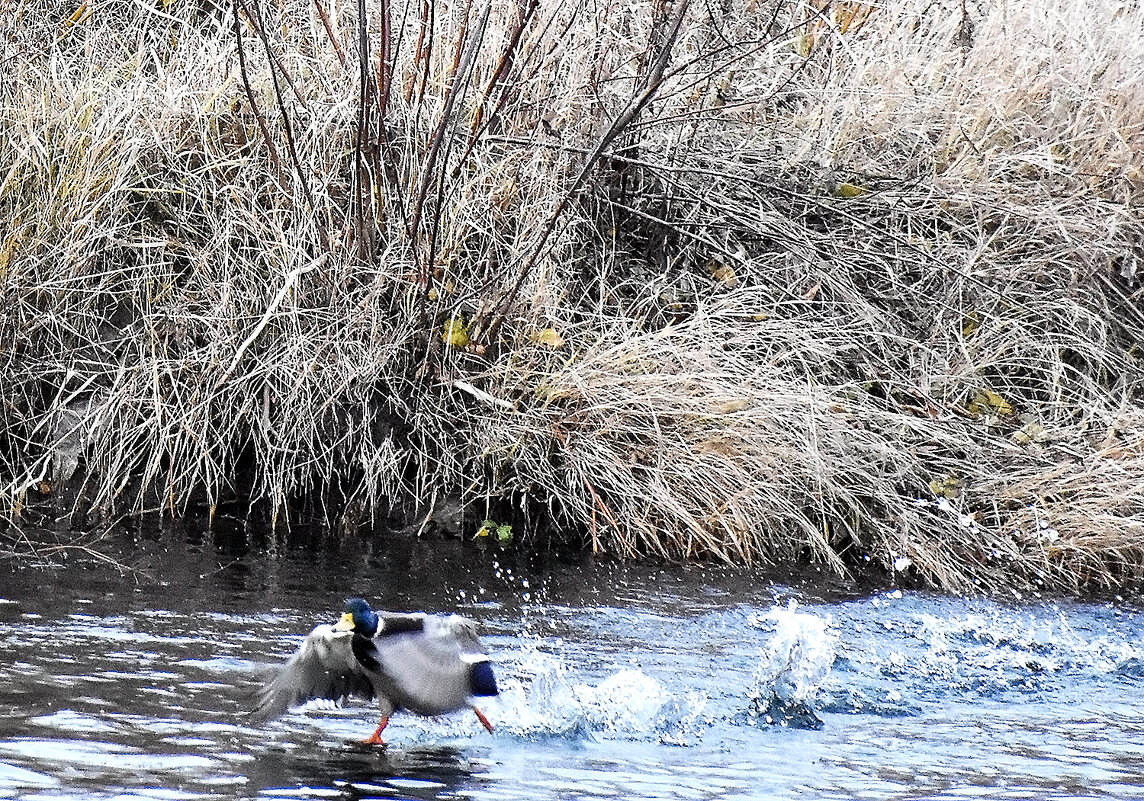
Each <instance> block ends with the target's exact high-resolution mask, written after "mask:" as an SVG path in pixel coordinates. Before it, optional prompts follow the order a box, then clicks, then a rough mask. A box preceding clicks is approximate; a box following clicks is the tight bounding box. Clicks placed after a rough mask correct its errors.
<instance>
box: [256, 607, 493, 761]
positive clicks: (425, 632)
mask: <svg viewBox="0 0 1144 801" xmlns="http://www.w3.org/2000/svg"><path fill="white" fill-rule="evenodd" d="M496 694H497V682H496V677H495V676H494V675H493V669H492V666H491V665H490V664H489V657H488V655H487V654H486V653H485V649H484V648H483V647H482V646H481V642H480V639H479V638H478V637H477V624H476V621H474V620H470V619H469V618H466V617H461V616H460V615H427V614H424V613H420V612H418V613H413V614H401V613H394V612H375V611H374V610H372V609H370V607H369V604H368V603H366V602H365V601H364V600H362V599H361V598H351V599H350V600H348V601H346V606H345V612H344V613H343V614H342V616H341V618H340V619H339V620H338V622H337V623H335V624H333V625H329V624H322V625H319V626H317V627H315V628H314V630H313V631H312V632H310V634H309V635H308V636H307V637H306V639H305V640H303V641H302V644H301V645H300V646H299V647H298V650H297V651H295V652H294V655H293V656H292V657H290V661H289V662H287V663H286V666H285V667H283V668H282V670H281V671H280V672H279V673H278V675H277V676H276V677H275V678H274V679H273V680H272V681H270V682H269V683H268V684H267V685H266V687H265V688H264V689H263V690H262V693H261V695H260V697H259V700H258V704H257V706H256V708H255V710H254V714H255V716H256V717H258V718H262V719H266V718H271V717H276V716H278V715H281V714H282V713H283V712H285V711H286V710H287V709H289V708H290V707H293V706H297V705H299V704H303V703H305V702H306V701H309V700H310V699H312V698H327V699H330V700H332V701H337V702H339V703H341V702H342V701H344V700H345V699H346V698H350V697H360V698H365V699H367V700H369V699H373V698H376V699H377V705H378V707H379V710H380V712H381V724H380V725H379V726H378V727H377V731H375V732H374V733H373V735H372V736H370V737H369V738H368V739H367V740H365V742H366V743H372V744H376V745H384V744H385V743H384V741H383V740H382V739H381V732H382V731H383V730H384V729H385V727H386V724H388V723H389V717H390V715H392V714H393V713H394V712H396V711H397V710H400V709H404V710H407V711H409V712H412V713H414V714H416V715H425V716H430V715H443V714H446V713H448V712H455V711H457V710H458V709H464V708H465V707H469V708H471V709H472V710H473V711H474V712H475V713H476V715H477V718H478V719H479V720H480V721H481V723H482V724H483V725H484V727H485V728H486V729H488V730H489V731H490V732H491V731H492V730H493V725H492V723H490V722H489V719H488V718H487V717H485V714H484V713H483V712H481V710H480V709H478V708H477V707H476V705H474V704H473V702H472V698H473V697H474V696H490V695H496Z"/></svg>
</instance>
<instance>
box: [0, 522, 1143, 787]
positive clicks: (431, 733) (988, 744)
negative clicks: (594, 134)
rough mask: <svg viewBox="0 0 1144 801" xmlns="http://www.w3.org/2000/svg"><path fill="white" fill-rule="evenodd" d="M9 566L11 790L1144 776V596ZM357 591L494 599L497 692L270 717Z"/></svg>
mask: <svg viewBox="0 0 1144 801" xmlns="http://www.w3.org/2000/svg"><path fill="white" fill-rule="evenodd" d="M101 549H103V552H104V553H107V552H108V551H109V550H110V551H111V552H112V553H113V555H114V556H115V558H116V559H118V560H119V561H120V562H121V564H122V565H125V566H129V567H131V568H132V570H131V571H129V572H123V571H122V570H120V569H119V568H117V567H116V566H114V565H111V564H107V563H103V562H100V561H98V560H95V559H94V558H93V557H92V556H91V555H85V554H83V553H82V552H75V553H73V554H71V557H70V558H69V559H68V560H67V561H66V563H64V564H62V565H61V564H54V565H52V564H49V563H47V562H46V561H45V562H44V563H42V564H32V565H27V564H25V565H23V566H21V567H16V566H14V565H12V564H2V565H0V798H20V799H41V798H44V799H59V798H77V799H79V798H82V799H112V798H115V799H121V798H122V799H125V798H154V799H216V798H217V799H229V798H245V799H293V798H304V799H313V798H335V799H364V798H379V799H490V801H491V800H492V799H497V800H498V801H499V800H500V799H521V800H522V801H523V800H525V799H527V800H528V801H542V800H543V799H586V800H591V799H681V800H687V801H691V800H692V799H792V798H795V799H801V798H805V799H871V800H873V799H879V800H882V799H918V800H919V801H920V800H921V799H942V800H943V801H954V800H958V801H960V800H961V799H975V798H983V799H1076V798H1116V799H1139V798H1144V614H1142V613H1141V612H1140V610H1139V609H1138V608H1137V607H1136V606H1133V605H1131V604H1128V603H1125V602H1121V601H1118V602H1107V603H1082V602H1076V601H1068V600H1045V599H1035V598H1034V599H1025V600H1020V601H1017V600H1014V601H1012V602H999V601H996V600H988V599H982V598H955V597H947V596H939V595H933V594H927V593H922V592H917V591H913V590H895V589H893V588H889V589H882V590H878V591H867V592H863V593H858V592H855V591H848V592H839V591H836V590H833V589H832V586H834V585H837V580H836V579H833V578H831V577H830V576H828V575H826V574H822V573H815V572H814V571H813V570H811V571H809V572H808V573H806V574H803V575H801V576H799V577H786V578H784V579H775V578H768V577H765V576H762V575H751V574H744V573H732V572H727V571H724V570H719V569H713V568H696V567H691V568H678V567H670V568H669V567H658V566H656V567H653V566H649V565H627V566H618V565H614V564H607V563H596V564H590V563H584V562H581V563H579V564H576V563H570V562H568V561H561V560H560V559H557V558H555V557H553V558H551V559H547V560H542V561H544V562H545V563H544V564H537V563H536V561H537V560H535V559H532V560H529V562H530V563H531V564H528V563H526V562H525V561H524V560H522V559H520V558H518V557H514V556H513V555H512V554H510V553H506V552H500V551H497V550H496V549H494V548H483V547H479V546H478V545H476V544H473V543H459V542H442V541H439V540H432V541H431V540H410V539H402V538H389V539H378V540H373V541H368V542H363V543H357V544H353V545H351V544H344V545H341V546H337V545H329V544H327V545H326V546H324V547H322V548H312V547H311V548H307V547H292V548H291V547H284V546H283V547H280V548H279V553H278V554H277V555H275V556H269V555H267V554H266V553H265V550H264V549H262V548H251V547H245V546H241V545H236V544H235V543H233V542H231V543H229V544H225V545H220V544H219V542H218V541H217V540H214V539H209V540H202V539H196V538H195V537H189V538H180V537H175V538H171V537H169V536H168V537H167V538H164V539H147V538H142V539H136V540H135V541H129V542H127V543H118V544H116V543H105V544H103V545H102V546H101ZM347 595H362V596H365V597H367V598H370V599H372V600H373V601H375V605H376V606H379V607H383V608H389V609H401V610H415V609H416V610H427V611H449V610H457V611H461V612H463V613H464V614H466V615H468V616H470V617H473V618H475V619H477V620H478V621H480V623H481V625H482V626H483V628H484V631H485V632H486V638H485V639H486V644H487V645H488V646H489V647H490V650H491V653H492V655H493V660H494V666H495V668H496V671H497V674H498V680H499V682H500V685H501V690H502V692H501V695H500V697H499V698H495V699H488V701H489V702H488V703H486V704H483V705H482V708H483V709H484V711H485V712H486V714H487V715H488V716H489V717H490V718H491V719H492V721H493V722H494V723H495V724H496V731H495V733H493V734H489V733H487V732H486V731H485V730H484V729H483V728H481V727H480V725H479V723H478V721H477V719H476V717H475V716H473V715H472V714H468V713H465V714H457V715H453V716H449V717H446V718H442V719H428V720H426V719H419V718H415V717H412V716H408V715H404V716H403V715H397V716H395V717H394V720H393V722H392V723H391V724H390V726H389V728H388V729H387V730H386V737H387V740H388V743H389V744H388V745H387V746H385V747H374V746H365V745H362V744H360V742H359V741H360V740H361V739H363V738H365V737H367V736H368V735H369V734H370V733H371V732H372V731H373V728H374V726H375V725H376V720H375V715H374V712H373V710H372V708H370V706H368V705H365V704H354V705H350V706H347V707H344V708H325V709H323V708H307V709H304V710H301V711H297V712H292V713H289V714H287V715H286V716H285V717H283V718H280V719H279V720H277V721H271V722H270V723H268V724H256V723H254V722H252V721H251V720H250V719H249V718H248V717H247V715H246V711H247V710H248V709H249V707H250V703H251V698H252V694H253V693H254V692H255V691H256V688H257V687H258V686H259V683H260V682H261V681H262V680H263V678H264V676H265V675H266V672H267V671H268V670H271V669H273V667H274V666H275V665H280V664H281V663H282V662H284V661H285V659H286V658H287V657H288V656H289V654H290V653H291V652H292V650H293V649H294V648H295V647H296V646H297V645H298V643H299V641H300V639H301V637H303V636H304V635H305V634H306V633H307V632H308V631H309V630H310V629H311V628H312V627H313V626H314V625H316V624H317V623H322V622H333V621H334V619H335V618H336V616H337V614H338V612H339V611H340V608H341V603H342V599H343V598H345V597H346V596H347Z"/></svg>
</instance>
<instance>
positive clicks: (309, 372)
mask: <svg viewBox="0 0 1144 801" xmlns="http://www.w3.org/2000/svg"><path fill="white" fill-rule="evenodd" d="M261 5H264V4H259V6H261ZM366 5H367V7H368V8H367V11H368V17H369V19H368V24H367V25H365V26H362V27H359V25H358V22H359V21H358V19H357V16H356V7H355V6H353V4H342V6H336V5H335V4H328V5H327V4H325V3H317V4H315V3H312V2H309V0H307V1H306V2H303V0H285V2H283V3H280V4H275V8H274V9H271V8H265V7H264V8H261V11H260V12H259V11H256V9H257V8H258V6H256V5H255V4H254V3H249V2H248V3H247V4H246V6H245V7H244V10H243V11H242V13H240V14H238V16H237V17H235V15H234V14H233V13H232V11H233V9H232V7H231V6H230V5H228V4H222V5H216V4H215V3H213V2H211V1H210V0H206V1H205V2H201V3H198V4H194V5H191V4H185V3H166V2H164V3H162V4H157V5H155V7H154V8H144V7H143V6H141V5H139V4H135V3H127V2H124V3H122V4H114V3H112V4H101V5H100V6H99V7H98V8H96V7H94V6H92V7H91V8H88V7H87V5H86V4H81V3H79V2H77V3H76V4H75V7H74V8H70V7H67V8H61V7H60V5H59V4H58V3H55V2H47V0H44V1H43V2H37V1H36V0H28V1H27V2H17V3H16V11H15V14H13V15H8V22H6V23H5V24H6V25H8V26H9V27H8V30H7V36H8V41H9V46H8V50H7V52H8V54H9V55H8V57H7V61H6V63H5V70H4V72H3V75H0V104H2V105H3V107H4V109H5V112H4V114H3V115H0V120H2V122H0V125H2V126H3V127H4V128H5V129H6V130H4V132H3V138H4V139H5V140H9V141H12V142H14V143H15V145H16V146H15V147H12V148H4V149H0V177H2V178H0V179H2V181H3V183H2V184H0V219H2V220H3V223H4V225H3V230H4V231H5V232H6V233H5V234H4V240H3V243H2V250H0V309H2V310H0V343H4V344H3V345H0V357H2V358H3V365H2V370H0V381H2V384H0V403H3V406H4V409H5V412H4V415H3V422H2V423H0V426H2V427H0V489H2V490H3V497H4V501H5V514H6V515H7V516H8V517H9V518H10V519H11V522H12V523H14V524H20V523H21V522H28V521H30V522H33V523H34V522H35V521H37V520H42V519H44V518H45V517H58V516H61V515H64V516H67V515H72V519H73V521H74V523H75V524H76V525H78V526H86V525H91V524H92V523H93V522H96V521H105V520H109V519H115V518H116V517H118V516H122V515H124V514H146V513H149V512H156V511H163V512H164V513H168V514H175V515H181V514H185V513H186V512H187V511H188V510H190V509H210V508H213V507H216V506H217V505H218V504H226V503H239V504H245V505H246V507H247V508H254V509H256V510H257V513H258V514H260V515H262V516H264V517H265V518H267V519H268V520H271V521H275V520H277V521H285V520H288V519H289V518H290V516H291V515H297V514H301V513H304V514H306V515H317V516H319V517H322V518H324V519H328V520H329V521H330V522H331V523H332V524H333V525H335V526H336V527H341V528H362V527H371V526H373V527H378V528H380V527H381V526H382V524H386V525H400V526H410V527H412V529H413V530H422V529H425V528H428V527H436V528H443V529H445V530H451V531H455V532H457V533H458V534H460V535H462V536H471V535H473V534H475V533H476V532H477V530H478V529H479V528H480V527H481V521H483V520H484V519H486V518H491V519H494V520H496V521H498V522H500V523H510V524H511V525H512V529H511V536H512V537H513V538H514V540H515V541H516V542H517V543H518V544H520V545H521V546H522V547H528V546H529V545H530V544H536V543H540V542H543V541H545V540H548V539H552V538H555V539H561V540H571V541H582V542H583V544H584V546H585V547H588V548H591V549H594V550H598V551H603V552H607V553H611V554H617V555H620V556H623V557H628V556H637V555H641V554H646V555H653V556H658V557H664V558H668V559H695V558H703V559H713V560H717V561H725V562H728V563H733V564H740V565H741V564H766V563H774V562H784V561H790V560H799V561H806V560H809V561H814V562H818V563H821V564H823V565H825V566H828V567H829V568H830V570H832V571H834V572H835V573H839V574H841V573H845V572H853V571H860V570H862V569H864V568H865V567H866V566H869V565H874V566H876V567H877V568H878V569H882V570H887V571H890V572H896V573H901V574H902V576H903V578H906V579H908V580H911V581H917V582H920V583H925V584H930V585H933V586H937V587H941V588H944V589H949V590H964V589H969V588H974V587H976V588H980V589H987V590H996V589H1000V588H1007V587H1012V588H1017V589H1028V588H1034V589H1036V588H1052V589H1056V590H1067V591H1077V590H1085V589H1104V588H1110V587H1130V586H1134V585H1135V583H1136V582H1138V581H1139V579H1140V577H1141V575H1142V574H1144V493H1141V492H1140V488H1141V485H1142V484H1144V442H1142V439H1141V436H1142V434H1141V432H1142V430H1144V405H1142V402H1141V387H1142V384H1141V379H1142V373H1141V364H1140V346H1141V342H1142V341H1144V314H1142V312H1141V310H1140V309H1141V304H1140V292H1141V277H1140V276H1141V273H1140V269H1141V264H1142V262H1141V261H1140V260H1141V258H1142V257H1144V251H1142V250H1141V245H1140V243H1141V242H1142V241H1144V221H1142V219H1141V215H1140V199H1139V197H1140V191H1141V188H1142V181H1144V172H1142V168H1144V84H1142V83H1141V81H1140V79H1139V75H1140V60H1141V58H1142V57H1144V56H1142V51H1141V46H1140V44H1139V41H1138V33H1139V31H1140V30H1141V29H1142V26H1144V10H1140V9H1132V8H1130V7H1127V6H1121V5H1120V4H1117V3H1111V2H1110V3H1103V4H1099V5H1098V6H1097V7H1093V6H1091V4H1084V5H1082V4H1079V3H1075V2H1067V1H1066V0H1051V2H1049V3H1048V5H1047V6H1046V5H1045V4H1036V5H1035V4H1031V3H1017V4H1006V5H1004V6H1003V7H998V8H996V9H990V8H976V7H970V6H965V5H962V4H956V3H950V4H948V7H945V6H933V5H925V6H923V5H914V4H912V3H909V2H901V3H893V4H891V5H890V6H887V7H880V8H876V9H875V8H874V7H872V6H864V5H860V4H835V5H830V6H823V7H821V8H817V7H814V6H810V7H803V6H799V5H794V4H787V3H778V4H760V3H755V2H753V0H752V2H747V3H745V4H744V3H740V2H732V3H726V4H723V5H722V6H721V7H720V8H719V9H718V10H717V11H716V10H713V9H712V8H711V7H708V6H706V5H705V6H702V7H700V6H694V7H688V6H686V5H683V4H677V5H674V6H666V5H663V4H655V3H651V4H647V5H636V4H633V5H632V6H630V7H629V8H626V9H624V10H622V11H621V10H618V9H615V8H611V7H609V8H607V9H605V8H601V9H599V10H589V9H586V8H581V7H578V6H575V5H573V6H565V5H562V4H561V5H556V4H547V3H533V4H528V3H526V4H522V5H518V6H514V7H512V8H507V7H499V6H498V7H491V6H490V7H486V6H480V5H474V6H472V7H470V6H467V5H466V4H464V3H452V2H437V3H433V4H430V5H427V6H425V7H422V6H420V5H418V4H411V5H409V6H406V5H403V4H390V5H385V4H380V3H379V4H373V3H367V4H366ZM386 9H388V12H386ZM73 12H74V13H73ZM713 14H714V16H712V15H713ZM236 30H237V31H238V32H239V33H240V34H241V36H238V37H236V33H235V31H236ZM236 42H241V45H242V46H241V48H239V47H238V46H236ZM363 43H365V44H366V45H368V52H367V50H366V49H364V48H363ZM268 53H269V54H270V57H269V58H268V55H267V54H268ZM363 63H364V72H363V67H362V65H363ZM271 64H273V65H274V68H273V70H271V66H270V65H271ZM363 74H364V75H366V76H368V80H367V81H366V83H365V86H364V88H363V85H362V80H361V76H362V75H363ZM9 548H10V549H18V548H19V542H18V540H16V539H11V540H10V541H9Z"/></svg>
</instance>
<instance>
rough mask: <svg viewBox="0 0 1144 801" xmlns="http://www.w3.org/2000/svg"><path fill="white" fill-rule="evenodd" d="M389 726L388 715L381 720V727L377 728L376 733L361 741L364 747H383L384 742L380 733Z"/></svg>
mask: <svg viewBox="0 0 1144 801" xmlns="http://www.w3.org/2000/svg"><path fill="white" fill-rule="evenodd" d="M388 725H389V715H386V716H385V717H383V718H382V719H381V725H380V726H378V727H377V731H375V732H374V733H373V734H371V735H370V736H369V737H368V738H367V739H365V740H362V743H363V744H365V745H385V740H383V739H381V732H382V730H384V729H385V727H386V726H388Z"/></svg>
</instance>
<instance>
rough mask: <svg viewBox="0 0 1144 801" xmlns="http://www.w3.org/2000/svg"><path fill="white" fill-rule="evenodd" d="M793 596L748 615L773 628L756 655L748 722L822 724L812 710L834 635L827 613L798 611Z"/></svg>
mask: <svg viewBox="0 0 1144 801" xmlns="http://www.w3.org/2000/svg"><path fill="white" fill-rule="evenodd" d="M797 609H798V603H797V602H796V601H794V600H793V599H792V600H791V601H790V603H789V604H788V605H787V607H786V608H781V607H776V608H774V609H771V610H770V611H768V612H767V613H765V614H763V615H760V616H757V617H756V618H754V619H752V620H751V625H753V626H755V627H756V628H760V629H763V630H764V631H767V630H769V631H772V632H773V634H772V636H771V639H770V641H769V642H768V643H767V645H766V648H764V649H763V653H762V654H761V656H760V659H759V663H758V666H757V667H756V668H755V675H754V678H753V681H752V686H751V688H750V689H749V690H748V693H747V697H748V698H749V699H750V705H749V707H748V710H747V722H748V723H750V724H752V725H759V724H760V723H765V724H768V725H779V726H788V727H790V728H797V729H820V728H822V725H823V723H822V719H821V718H820V717H819V716H818V714H817V713H816V712H815V709H814V703H815V699H816V697H817V695H818V690H819V688H820V687H821V686H822V684H823V682H825V681H826V678H827V676H829V675H830V668H831V666H832V665H833V664H834V653H835V646H836V645H837V641H838V638H837V637H836V636H835V635H834V634H832V633H830V632H829V631H828V626H829V625H830V619H829V618H821V617H817V616H816V615H811V614H806V613H804V612H799V611H797Z"/></svg>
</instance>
